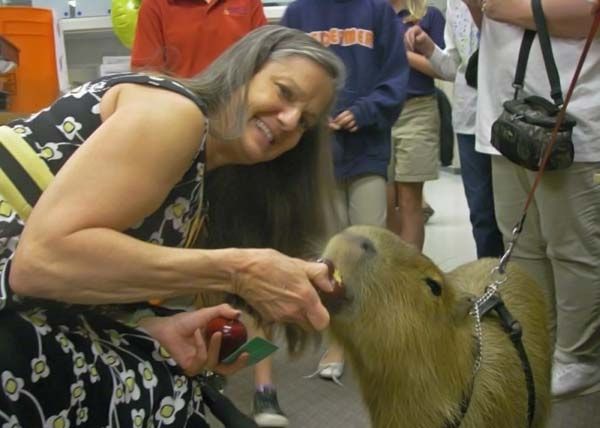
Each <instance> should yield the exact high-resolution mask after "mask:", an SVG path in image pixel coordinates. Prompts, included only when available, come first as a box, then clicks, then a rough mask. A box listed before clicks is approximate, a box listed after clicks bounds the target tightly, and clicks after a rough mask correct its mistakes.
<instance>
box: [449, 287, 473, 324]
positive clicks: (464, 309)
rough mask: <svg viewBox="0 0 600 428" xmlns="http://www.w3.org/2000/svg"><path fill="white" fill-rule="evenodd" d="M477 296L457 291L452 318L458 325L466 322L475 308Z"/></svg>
mask: <svg viewBox="0 0 600 428" xmlns="http://www.w3.org/2000/svg"><path fill="white" fill-rule="evenodd" d="M474 302H475V296H474V295H473V294H471V293H467V292H465V291H457V294H456V301H455V303H454V308H453V311H452V316H453V318H454V320H455V321H456V322H457V323H460V322H462V321H464V320H465V319H466V318H467V317H468V316H469V312H471V309H472V308H473V303H474Z"/></svg>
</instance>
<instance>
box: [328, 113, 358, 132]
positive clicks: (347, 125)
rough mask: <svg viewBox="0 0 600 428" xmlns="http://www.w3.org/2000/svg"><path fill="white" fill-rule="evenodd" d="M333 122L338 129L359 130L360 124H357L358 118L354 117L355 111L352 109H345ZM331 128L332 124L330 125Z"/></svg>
mask: <svg viewBox="0 0 600 428" xmlns="http://www.w3.org/2000/svg"><path fill="white" fill-rule="evenodd" d="M333 123H334V125H335V126H337V127H338V129H344V130H346V131H350V132H356V131H357V130H358V126H357V125H356V119H355V118H354V113H352V112H351V111H350V110H344V111H343V112H341V113H340V114H338V115H337V116H336V117H335V118H334V119H333ZM330 128H331V125H330Z"/></svg>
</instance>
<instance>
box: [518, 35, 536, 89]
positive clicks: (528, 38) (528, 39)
mask: <svg viewBox="0 0 600 428" xmlns="http://www.w3.org/2000/svg"><path fill="white" fill-rule="evenodd" d="M534 38H535V31H533V30H525V32H524V33H523V41H522V42H521V49H520V50H519V60H518V62H517V71H516V72H515V80H513V88H515V99H517V97H518V95H519V91H520V90H521V89H523V82H524V80H525V72H526V71H527V60H528V59H529V51H530V50H531V45H532V44H533V39H534Z"/></svg>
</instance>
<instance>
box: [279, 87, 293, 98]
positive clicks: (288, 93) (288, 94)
mask: <svg viewBox="0 0 600 428" xmlns="http://www.w3.org/2000/svg"><path fill="white" fill-rule="evenodd" d="M277 87H278V88H279V94H280V95H281V96H282V97H283V99H285V100H288V101H291V100H292V99H293V98H294V93H293V92H292V90H291V89H290V88H288V87H287V86H285V85H281V84H278V85H277Z"/></svg>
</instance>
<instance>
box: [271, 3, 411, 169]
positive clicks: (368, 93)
mask: <svg viewBox="0 0 600 428" xmlns="http://www.w3.org/2000/svg"><path fill="white" fill-rule="evenodd" d="M281 25H285V26H287V27H291V28H296V29H299V30H302V31H304V32H306V33H309V34H310V35H311V36H313V37H314V38H316V39H317V40H319V41H321V42H322V43H323V44H324V45H325V46H329V48H331V49H332V50H333V51H334V52H335V53H336V54H337V55H338V56H339V57H340V58H341V59H342V60H343V62H344V64H345V65H346V72H347V75H348V77H347V80H346V85H345V87H344V90H343V91H342V92H341V93H340V94H338V103H337V105H336V109H335V111H334V115H333V116H334V117H335V116H336V115H337V114H339V113H341V112H342V111H344V110H350V111H351V112H352V113H353V114H354V117H355V119H356V124H357V126H358V128H359V129H358V131H356V132H348V131H336V132H335V139H334V142H333V157H334V162H335V172H336V176H337V178H338V179H343V178H349V177H355V176H358V175H365V174H368V175H381V176H383V177H386V175H387V167H388V163H389V161H390V152H391V146H390V133H391V126H392V125H393V124H394V122H395V121H396V119H397V118H398V115H399V114H400V110H401V109H402V104H403V103H404V99H405V96H406V87H407V83H408V75H409V66H408V62H407V60H406V53H405V51H404V42H403V37H402V32H401V29H400V25H399V22H398V18H397V17H396V14H395V13H394V10H393V9H392V7H391V6H390V4H389V3H388V1H387V0H296V1H295V2H293V3H291V4H290V5H289V6H288V7H287V9H286V11H285V14H284V16H283V19H282V21H281Z"/></svg>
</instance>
